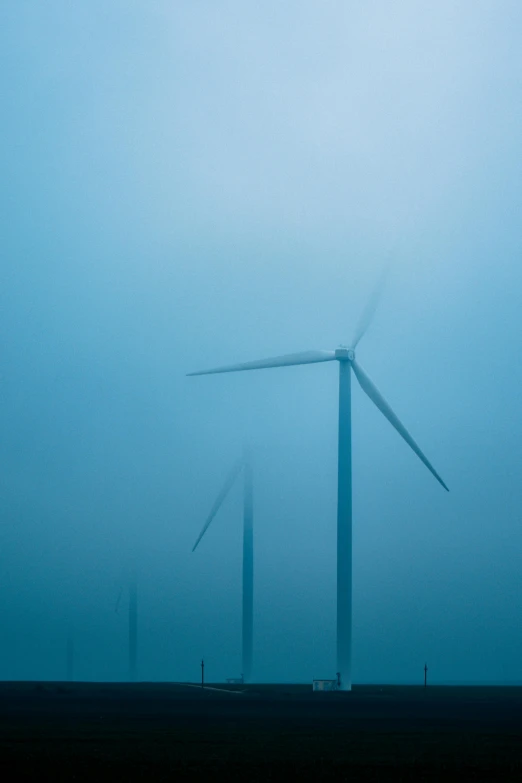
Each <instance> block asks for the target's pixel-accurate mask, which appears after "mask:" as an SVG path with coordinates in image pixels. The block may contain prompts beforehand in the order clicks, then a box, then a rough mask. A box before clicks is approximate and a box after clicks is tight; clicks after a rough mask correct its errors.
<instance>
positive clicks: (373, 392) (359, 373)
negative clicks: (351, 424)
mask: <svg viewBox="0 0 522 783" xmlns="http://www.w3.org/2000/svg"><path fill="white" fill-rule="evenodd" d="M352 367H353V371H354V373H355V377H356V378H357V380H358V381H359V384H360V386H361V388H362V390H363V391H364V392H366V394H367V395H368V397H369V398H370V400H371V401H372V402H373V403H375V405H376V406H377V407H378V408H379V410H380V411H381V413H382V414H383V415H384V416H385V417H386V418H387V419H388V421H389V422H390V424H391V425H392V427H395V429H396V430H397V432H398V433H399V435H401V436H402V437H403V438H404V440H405V441H406V443H407V444H408V446H409V447H410V448H411V449H413V451H414V452H415V454H416V455H417V456H418V457H419V459H420V460H421V462H423V463H424V464H425V465H426V467H427V468H428V470H429V471H430V472H431V473H433V475H434V476H435V478H436V479H437V481H438V482H439V484H442V486H443V487H444V489H445V490H446V491H447V492H449V489H448V487H447V486H446V484H445V483H444V482H443V480H442V479H441V477H440V476H439V474H438V473H437V471H436V470H435V468H434V467H433V465H432V464H431V462H430V461H429V460H428V458H427V457H426V456H425V455H424V454H423V453H422V451H421V450H420V448H419V446H418V445H417V444H416V443H415V441H414V440H413V438H412V437H411V435H410V433H409V432H408V430H407V429H406V427H405V426H404V424H402V422H401V421H399V419H398V418H397V416H396V415H395V413H394V412H393V411H392V409H391V408H390V406H389V405H388V403H387V402H386V400H385V399H384V397H383V396H382V394H381V393H380V391H379V390H378V389H377V387H376V386H375V384H374V383H373V381H372V380H371V379H370V378H369V377H368V375H367V374H366V372H365V371H364V370H363V368H362V367H361V365H360V364H359V363H358V362H356V361H355V360H354V361H352Z"/></svg>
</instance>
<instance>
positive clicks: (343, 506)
mask: <svg viewBox="0 0 522 783" xmlns="http://www.w3.org/2000/svg"><path fill="white" fill-rule="evenodd" d="M379 295H380V291H379V290H377V291H376V292H375V293H374V295H373V296H372V297H371V299H370V301H369V303H368V306H367V307H366V309H365V310H364V312H363V315H362V318H361V320H360V322H359V326H358V328H357V330H356V333H355V337H354V339H353V341H352V344H351V346H350V348H347V347H345V346H341V347H339V348H337V349H336V350H334V351H305V352H303V353H292V354H286V355H284V356H275V357H272V358H269V359H259V360H257V361H253V362H244V363H241V364H229V365H226V366H224V367H217V368H215V369H212V370H202V371H200V372H192V373H188V375H191V376H193V375H210V374H214V373H224V372H238V371H242V370H262V369H265V368H268V367H290V366H293V365H298V364H317V363H319V362H333V361H336V362H338V363H339V439H338V466H337V671H338V672H339V687H340V689H341V690H344V691H349V690H351V688H352V422H351V373H352V371H353V373H354V375H355V377H356V378H357V380H358V382H359V385H360V386H361V388H362V390H363V391H364V392H365V394H367V395H368V397H369V398H370V400H371V401H372V402H373V403H374V404H375V405H376V406H377V408H378V409H379V410H380V411H381V413H382V414H383V415H384V416H385V417H386V418H387V419H388V421H389V422H390V424H391V425H392V427H395V429H396V430H397V432H398V433H399V435H401V437H402V438H404V440H405V441H406V443H407V444H408V446H410V448H411V449H412V450H413V451H414V452H415V454H416V455H417V456H418V457H419V459H420V460H421V461H422V462H423V463H424V464H425V465H426V467H427V468H428V470H429V471H430V472H431V473H432V474H433V475H434V476H435V478H436V479H437V481H438V482H439V483H440V484H441V485H442V486H443V487H444V489H445V490H447V491H448V492H449V490H448V487H447V486H446V484H445V483H444V481H443V480H442V478H441V477H440V476H439V474H438V473H437V471H436V470H435V468H434V467H433V465H432V464H431V462H430V461H429V460H428V458H427V457H426V456H425V455H424V454H423V452H422V451H421V449H420V448H419V446H418V445H417V443H416V442H415V441H414V440H413V438H412V437H411V435H410V433H409V432H408V430H407V429H406V427H405V426H404V425H403V424H402V422H401V421H400V420H399V418H398V417H397V416H396V415H395V413H394V412H393V410H392V409H391V407H390V405H389V404H388V403H387V402H386V400H385V399H384V397H383V396H382V394H381V393H380V391H379V390H378V389H377V387H376V386H375V384H374V383H373V381H372V380H371V379H370V377H369V376H368V374H367V373H366V371H365V370H363V368H362V367H361V365H360V364H359V362H358V361H357V360H356V358H355V349H356V348H357V346H358V344H359V342H360V341H361V339H362V337H363V336H364V334H365V333H366V331H367V329H368V327H369V325H370V323H371V320H372V318H373V315H374V312H375V309H376V306H377V300H378V298H379Z"/></svg>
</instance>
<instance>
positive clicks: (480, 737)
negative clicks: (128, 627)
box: [0, 683, 522, 781]
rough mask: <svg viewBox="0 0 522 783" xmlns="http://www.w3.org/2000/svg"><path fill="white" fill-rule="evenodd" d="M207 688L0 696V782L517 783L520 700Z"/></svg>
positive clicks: (123, 687) (437, 692)
mask: <svg viewBox="0 0 522 783" xmlns="http://www.w3.org/2000/svg"><path fill="white" fill-rule="evenodd" d="M215 687H216V688H223V689H224V690H210V688H209V689H208V690H207V689H204V690H202V689H201V688H200V687H194V686H190V685H182V684H176V685H175V684H135V685H129V684H95V683H74V684H68V683H0V769H2V770H7V769H8V768H9V769H10V771H11V778H10V779H17V780H23V779H25V780H32V779H34V780H40V779H44V777H45V776H47V777H48V778H50V779H52V778H54V779H55V780H88V779H89V780H90V779H93V778H94V777H96V778H97V779H98V780H100V779H101V780H117V779H121V780H173V779H175V778H177V779H178V780H187V779H188V780H197V779H199V778H201V777H202V776H203V775H208V776H210V777H211V778H212V779H216V780H217V779H218V777H223V779H224V780H225V779H226V780H227V781H230V780H232V781H236V780H237V781H239V780H241V781H250V780H279V779H285V778H289V779H290V778H294V777H295V778H296V779H300V780H303V779H305V780H350V781H353V780H379V781H381V780H390V779H391V780H394V779H397V780H407V781H410V780H411V781H421V780H430V781H442V780H444V781H446V780H474V781H478V780H495V781H505V780H517V781H521V780H522V688H493V687H492V688H464V687H462V688H460V687H433V686H432V687H428V688H427V689H426V690H424V688H417V687H392V686H382V687H380V686H359V687H355V688H354V690H353V691H352V693H330V694H317V693H312V690H311V687H310V686H306V687H305V686H282V685H273V686H269V685H259V686H256V685H252V686H245V687H244V688H243V687H242V686H230V688H229V692H227V689H226V686H222V685H216V686H215ZM225 776H226V777H225ZM2 777H3V778H4V779H5V780H7V779H8V778H6V777H4V775H2Z"/></svg>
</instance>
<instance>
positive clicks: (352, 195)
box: [0, 0, 522, 682]
mask: <svg viewBox="0 0 522 783" xmlns="http://www.w3.org/2000/svg"><path fill="white" fill-rule="evenodd" d="M0 36H1V41H0V44H1V46H0V51H1V53H2V54H1V68H0V94H1V96H2V137H1V145H0V165H1V174H2V183H3V187H2V190H1V196H0V198H1V202H0V214H1V221H2V231H1V234H0V237H1V242H2V253H1V257H2V280H1V282H2V285H1V294H0V296H1V311H0V334H1V336H2V382H1V405H0V427H1V432H2V438H1V445H0V461H1V466H0V468H1V469H0V480H1V483H2V492H1V496H2V524H1V526H0V623H1V625H2V628H3V630H2V634H1V635H2V639H3V640H4V641H3V643H2V645H1V649H0V677H2V678H38V677H42V678H47V677H49V678H60V677H63V676H64V675H65V638H66V627H67V624H68V622H72V623H73V625H74V628H75V636H76V662H75V665H76V674H77V676H78V677H81V678H85V679H112V678H115V679H118V678H122V677H126V675H127V657H126V655H127V653H126V634H127V626H126V611H127V601H128V596H127V592H126V588H125V590H124V591H123V593H122V598H121V603H120V608H119V611H118V612H117V613H116V612H115V605H116V601H117V598H118V594H119V592H120V589H121V585H122V584H123V585H124V586H125V585H126V584H127V582H128V572H129V568H130V564H131V562H132V561H133V559H134V558H136V561H137V565H138V571H139V665H138V668H139V676H140V677H142V678H144V679H191V678H194V679H195V678H197V677H198V676H199V661H200V659H201V657H202V656H204V657H205V660H206V662H207V674H208V677H209V678H210V679H220V678H224V677H227V676H236V675H238V674H239V671H240V665H241V663H240V586H241V490H240V487H239V486H238V487H236V488H235V489H234V491H233V493H232V494H231V495H230V497H229V498H228V500H227V503H226V505H225V506H224V507H223V508H222V510H221V512H220V515H219V516H218V517H217V518H216V519H215V521H214V523H213V525H212V527H211V528H210V529H209V531H208V533H207V536H206V538H205V539H204V541H203V542H202V544H201V546H200V548H198V550H197V552H196V553H195V554H191V552H190V550H191V547H192V544H193V543H194V540H195V538H196V536H197V534H198V532H199V530H200V528H201V525H202V523H203V521H204V518H205V515H206V513H207V512H208V510H209V508H210V506H211V504H212V502H213V500H214V497H215V494H216V493H217V492H218V490H219V488H220V485H221V483H222V482H223V480H224V478H225V476H226V474H227V472H228V470H229V468H230V465H231V464H232V463H233V462H234V460H235V459H236V458H237V456H238V454H239V453H240V450H241V448H242V443H243V440H244V439H245V438H247V439H249V440H250V442H251V443H252V445H253V448H254V480H255V546H256V561H255V589H256V595H255V662H254V668H255V675H256V677H257V678H258V679H260V680H292V679H297V680H303V681H306V680H310V679H311V678H312V677H320V676H332V675H333V674H334V672H335V526H336V521H335V503H336V437H337V429H336V427H337V374H336V368H335V366H334V365H330V364H325V365H316V366H311V367H299V368H289V369H285V370H277V371H276V370H272V371H266V372H259V373H249V374H246V373H245V374H239V375H227V376H221V377H210V378H186V377H185V373H187V372H190V371H192V370H197V369H201V368H205V367H207V366H212V365H219V364H221V363H229V362H234V361H243V360H248V359H253V358H260V357H263V356H270V355H272V354H279V353H287V352H291V351H299V350H307V349H312V348H319V349H332V348H336V347H337V346H338V345H339V344H340V343H348V342H349V341H350V339H351V336H352V333H353V330H354V328H355V325H356V323H357V320H358V317H359V315H360V312H361V310H362V308H363V307H364V305H365V302H366V300H367V298H368V296H369V295H370V292H371V290H372V287H373V286H374V285H375V282H376V280H377V279H378V277H379V275H380V273H381V270H382V269H383V267H384V266H385V264H387V263H388V262H389V261H390V259H391V273H390V277H389V282H388V285H387V287H386V289H385V292H384V295H383V298H382V301H381V304H380V307H379V310H378V312H377V315H376V317H375V321H374V323H373V324H372V327H371V329H370V331H369V332H368V334H367V336H366V337H365V338H364V340H363V342H362V343H361V344H360V347H359V351H358V356H359V358H360V360H361V362H362V363H363V365H364V366H365V368H366V369H367V370H368V372H369V373H370V375H371V376H372V377H373V379H374V380H375V382H376V383H377V385H378V386H379V388H380V389H381V391H382V392H383V393H384V395H385V396H386V397H387V399H388V400H389V402H390V403H391V404H392V406H393V407H394V409H395V410H396V412H397V414H398V415H399V416H400V417H401V418H402V419H403V421H404V422H405V424H406V426H408V427H409V429H410V430H411V432H412V434H413V436H414V437H415V438H416V440H417V441H418V442H419V444H420V445H421V447H422V448H423V449H424V450H425V452H426V453H427V455H428V457H429V458H430V460H432V461H433V463H434V465H435V467H436V468H437V470H438V471H439V472H440V473H441V474H442V476H443V478H444V479H445V481H446V482H447V483H448V484H449V486H450V490H451V492H450V494H449V495H448V494H446V493H445V492H444V491H443V490H442V489H441V488H440V486H439V485H438V484H437V483H436V482H435V481H434V479H433V477H432V476H431V475H430V474H429V473H428V471H427V470H426V469H425V467H424V466H423V465H422V464H421V463H420V462H419V460H418V459H417V458H416V457H415V455H414V454H413V453H412V452H411V451H410V450H409V449H408V447H407V446H406V445H405V443H404V442H403V441H402V440H401V439H400V438H399V437H398V435H397V434H396V432H395V431H394V430H393V429H392V428H391V427H390V425H389V424H388V423H387V422H386V421H385V420H384V418H383V417H382V416H381V415H380V414H379V412H378V411H377V410H376V409H375V408H374V407H373V406H372V404H371V403H370V402H369V401H368V399H367V398H366V397H364V395H363V393H362V392H361V390H360V389H359V388H358V387H356V386H355V385H354V393H353V474H354V679H355V681H356V682H371V681H373V682H375V681H380V682H410V681H414V680H421V679H422V676H423V672H422V667H423V666H424V662H425V661H427V662H428V666H429V667H430V677H431V679H432V681H439V682H450V681H455V682H466V681H474V682H521V681H522V577H521V570H520V561H521V555H522V526H521V507H522V481H521V468H522V445H521V443H522V438H521V436H522V417H521V402H522V401H521V392H520V389H521V386H522V366H521V363H520V359H519V354H520V343H521V340H520V335H521V327H522V315H521V311H520V301H521V292H522V235H521V222H520V214H521V208H522V198H521V196H522V164H521V161H522V154H521V153H522V149H521V140H522V6H521V5H520V3H519V2H518V0H487V1H486V0H473V1H472V0H467V1H466V0H463V1H462V2H459V3H455V2H452V0H438V2H424V3H419V2H414V0H410V1H407V0H402V1H400V2H396V3H387V2H384V0H382V1H381V2H334V1H333V0H332V1H331V2H326V3H314V2H308V0H304V1H303V0H299V2H297V0H295V1H294V0H292V1H291V2H286V3H278V2H275V1H273V0H270V1H269V2H263V3H259V2H257V3H241V2H237V0H236V2H221V3H215V2H209V1H208V0H207V1H203V2H198V3H195V2H188V0H187V1H186V2H177V3H173V2H169V1H168V0H150V1H149V2H147V3H143V2H137V1H134V0H125V1H124V0H111V2H106V1H105V0H103V2H102V0H90V1H89V2H88V3H74V4H73V3H69V2H65V0H61V1H58V0H48V2H46V3H32V2H29V0H16V2H15V0H6V1H5V2H3V3H2V4H1V6H0Z"/></svg>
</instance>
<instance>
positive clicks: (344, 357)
mask: <svg viewBox="0 0 522 783" xmlns="http://www.w3.org/2000/svg"><path fill="white" fill-rule="evenodd" d="M335 358H336V359H337V361H338V362H353V361H354V360H355V351H353V350H352V349H351V348H345V347H344V346H341V347H340V348H337V349H336V351H335Z"/></svg>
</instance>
